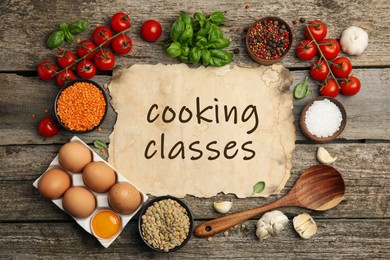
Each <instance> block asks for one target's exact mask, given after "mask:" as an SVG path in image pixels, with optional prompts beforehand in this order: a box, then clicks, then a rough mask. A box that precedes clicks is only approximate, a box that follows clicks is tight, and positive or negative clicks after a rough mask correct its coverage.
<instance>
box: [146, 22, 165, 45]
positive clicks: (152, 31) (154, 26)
mask: <svg viewBox="0 0 390 260" xmlns="http://www.w3.org/2000/svg"><path fill="white" fill-rule="evenodd" d="M161 33H162V27H161V24H160V23H159V22H157V21H156V20H147V21H146V22H144V23H143V24H142V27H141V36H142V38H144V40H145V41H148V42H155V41H157V40H158V38H160V36H161Z"/></svg>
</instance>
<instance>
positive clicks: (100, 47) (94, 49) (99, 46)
mask: <svg viewBox="0 0 390 260" xmlns="http://www.w3.org/2000/svg"><path fill="white" fill-rule="evenodd" d="M130 28H131V27H130ZM130 28H127V29H125V30H123V31H121V32H118V33H116V34H115V35H113V36H111V37H110V38H107V39H106V40H105V41H104V42H102V43H101V44H99V45H98V46H96V47H95V48H93V49H92V50H91V51H89V52H88V53H87V54H85V55H84V56H82V57H80V58H78V59H77V60H75V61H74V62H73V63H72V64H70V65H69V66H67V67H65V68H63V69H61V70H59V71H57V72H56V73H54V74H52V75H51V76H52V77H54V76H57V75H58V74H60V73H61V72H63V71H66V70H69V69H70V68H72V67H73V66H75V65H76V64H77V63H79V62H80V61H82V60H85V58H86V57H87V56H88V55H89V54H91V52H94V51H96V50H98V49H100V50H101V49H102V47H103V45H104V44H106V43H107V42H109V41H111V40H112V39H114V38H116V37H117V36H119V35H121V34H124V33H126V32H128V31H130Z"/></svg>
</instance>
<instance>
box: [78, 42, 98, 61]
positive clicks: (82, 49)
mask: <svg viewBox="0 0 390 260" xmlns="http://www.w3.org/2000/svg"><path fill="white" fill-rule="evenodd" d="M95 48H96V45H95V44H93V42H91V41H90V40H84V41H82V42H80V43H79V44H77V55H79V57H80V58H81V57H84V56H85V55H87V54H88V53H89V54H88V56H87V57H85V58H86V59H87V60H91V59H93V57H95V53H96V52H95V51H93V49H95Z"/></svg>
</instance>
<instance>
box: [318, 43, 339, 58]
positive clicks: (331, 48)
mask: <svg viewBox="0 0 390 260" xmlns="http://www.w3.org/2000/svg"><path fill="white" fill-rule="evenodd" d="M318 44H319V45H320V50H321V52H322V54H324V56H325V58H326V59H327V60H333V59H334V58H336V57H337V56H338V55H339V53H340V44H339V42H338V41H337V40H336V39H325V40H322V41H320V42H319V43H318Z"/></svg>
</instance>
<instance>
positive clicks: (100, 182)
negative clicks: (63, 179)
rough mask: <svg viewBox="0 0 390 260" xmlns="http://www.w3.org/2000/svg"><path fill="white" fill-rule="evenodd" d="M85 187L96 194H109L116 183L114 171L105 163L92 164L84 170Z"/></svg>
mask: <svg viewBox="0 0 390 260" xmlns="http://www.w3.org/2000/svg"><path fill="white" fill-rule="evenodd" d="M83 180H84V183H85V185H87V186H88V188H90V189H91V190H93V191H95V192H107V191H108V190H109V189H110V188H111V187H112V185H114V184H115V182H116V175H115V172H114V170H113V169H112V168H111V167H109V166H108V165H107V164H105V163H104V162H91V163H89V164H87V166H85V168H84V170H83Z"/></svg>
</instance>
